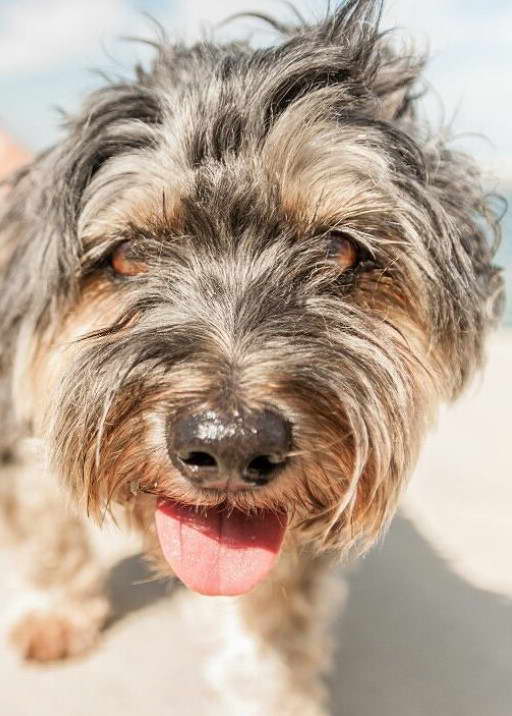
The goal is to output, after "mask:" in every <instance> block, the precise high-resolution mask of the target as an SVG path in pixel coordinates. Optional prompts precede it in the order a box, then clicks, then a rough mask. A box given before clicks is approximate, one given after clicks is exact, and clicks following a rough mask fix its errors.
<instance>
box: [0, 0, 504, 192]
mask: <svg viewBox="0 0 512 716" xmlns="http://www.w3.org/2000/svg"><path fill="white" fill-rule="evenodd" d="M295 4H296V6H297V7H298V8H299V9H300V10H301V12H303V14H304V15H305V16H306V17H308V18H310V17H314V16H315V15H316V16H317V17H318V16H319V15H321V14H322V12H323V10H324V9H325V7H326V4H327V0H297V2H296V3H295ZM247 9H257V10H259V11H270V12H273V13H274V14H277V15H279V16H285V15H286V14H287V12H288V13H289V11H287V10H286V8H285V6H284V5H283V4H282V3H280V2H279V1H278V0H275V1H274V0H218V1H217V2H215V0H0V123H2V124H4V125H6V126H7V127H8V128H9V129H10V130H11V131H12V132H13V133H14V134H16V135H17V136H18V137H19V138H20V139H22V140H23V141H24V142H25V143H26V144H27V145H28V146H29V147H31V148H34V149H36V148H40V147H43V146H45V145H47V144H49V143H51V142H52V141H53V140H54V139H55V138H56V136H57V131H58V122H59V115H58V112H57V111H56V107H57V106H61V107H63V108H65V109H66V110H71V111H72V110H73V109H74V108H76V106H77V104H78V102H79V98H80V97H81V96H82V95H83V93H84V91H86V90H87V89H91V88H93V87H95V86H97V85H98V84H99V83H100V82H101V80H100V78H99V77H98V76H95V75H94V74H93V73H91V72H90V71H89V70H90V69H91V68H101V69H106V70H108V71H110V72H116V73H119V74H124V75H126V74H127V72H128V71H129V68H130V67H131V65H132V64H133V62H134V60H135V59H139V60H142V61H145V62H147V61H148V60H149V57H150V53H149V51H148V49H147V48H144V47H143V46H140V45H135V44H133V43H126V42H121V41H119V39H118V38H119V36H121V35H134V34H135V35H138V36H145V37H151V35H152V33H153V32H154V30H153V29H152V26H151V22H150V21H149V19H148V18H147V17H145V16H144V13H149V14H150V15H152V16H153V17H155V18H156V19H158V20H159V22H161V24H162V25H163V26H164V27H165V28H166V29H167V30H168V31H169V32H170V33H171V35H174V36H178V37H183V38H188V39H192V38H193V37H196V36H197V35H198V33H199V28H200V24H201V22H203V23H204V22H206V23H207V24H208V23H209V24H211V23H213V22H215V21H217V20H220V19H222V18H223V17H225V16H226V15H229V14H230V13H232V12H236V11H239V10H247ZM384 24H385V25H386V26H390V25H399V26H401V27H403V28H406V29H407V31H408V33H409V36H412V37H413V38H414V39H415V40H416V42H417V43H418V44H419V45H420V47H423V48H426V47H429V48H430V53H431V55H432V59H431V62H430V66H429V70H428V74H427V77H428V79H429V81H430V82H431V84H432V85H433V86H434V88H435V90H436V93H437V95H438V96H437V97H436V94H432V95H431V96H430V98H429V99H428V100H427V101H426V103H425V106H426V109H425V111H426V112H427V114H428V115H430V116H431V117H433V118H434V120H435V119H436V118H439V116H440V112H441V111H442V110H441V104H440V100H439V97H441V98H442V104H443V106H444V110H443V111H444V116H446V118H447V119H449V120H450V122H451V124H452V126H453V127H454V129H455V130H456V132H457V133H458V134H459V133H460V134H464V135H466V136H465V137H464V138H461V140H460V144H461V146H465V147H466V148H469V149H470V150H471V151H474V152H477V153H478V155H479V156H480V157H481V159H482V160H483V161H484V162H485V165H486V166H487V167H488V168H489V169H490V170H491V171H493V172H495V173H496V174H497V175H498V176H500V177H502V178H503V179H505V180H506V181H507V182H512V127H511V116H512V0H389V1H388V3H387V6H386V12H385V16H384ZM239 27H240V29H241V30H243V31H245V32H247V33H248V32H249V29H250V27H251V25H250V24H248V23H247V21H244V23H241V24H240V26H239ZM257 39H258V40H259V41H260V42H261V41H265V37H264V36H262V35H261V34H260V36H257ZM267 39H268V36H267ZM469 134H472V135H475V134H483V135H485V136H486V137H487V138H488V139H487V140H486V139H484V138H481V137H475V136H468V135H469Z"/></svg>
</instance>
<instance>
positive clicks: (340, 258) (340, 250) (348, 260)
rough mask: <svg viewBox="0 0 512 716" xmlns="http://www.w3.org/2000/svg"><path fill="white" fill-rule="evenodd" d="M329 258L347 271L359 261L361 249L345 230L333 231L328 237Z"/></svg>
mask: <svg viewBox="0 0 512 716" xmlns="http://www.w3.org/2000/svg"><path fill="white" fill-rule="evenodd" d="M327 258H329V259H332V260H333V261H335V262H336V264H337V265H338V266H339V267H340V268H341V269H342V270H343V271H345V270H346V269H350V268H353V267H354V266H356V264H357V263H358V262H359V250H358V248H357V246H356V244H355V243H354V241H353V239H352V238H351V237H350V236H348V235H347V234H345V233H344V232H343V231H331V232H330V233H329V235H328V238H327Z"/></svg>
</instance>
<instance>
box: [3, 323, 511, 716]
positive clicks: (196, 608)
mask: <svg viewBox="0 0 512 716" xmlns="http://www.w3.org/2000/svg"><path fill="white" fill-rule="evenodd" d="M511 372H512V335H510V334H509V335H504V334H502V335H501V336H499V337H498V338H497V339H496V340H495V341H494V342H493V344H492V348H491V352H490V361H489V368H488V372H487V374H486V377H485V379H484V380H483V381H482V383H481V384H480V386H478V389H477V390H473V391H472V394H471V395H469V396H467V397H466V398H465V399H464V400H463V401H461V402H460V403H459V404H458V405H457V406H456V407H455V408H452V409H451V410H450V411H448V412H446V413H444V414H443V416H442V418H441V420H440V425H439V431H438V432H437V433H436V434H435V435H434V436H433V437H432V438H431V439H430V440H429V443H428V445H427V448H426V450H425V452H424V454H423V457H422V460H421V463H420V465H419V467H418V470H417V473H416V475H415V479H414V480H413V483H412V485H411V487H410V489H409V491H408V494H407V496H406V498H405V500H404V509H403V512H402V515H401V516H399V517H397V519H396V520H395V522H394V524H393V526H392V529H391V530H390V533H389V535H388V537H387V538H386V540H385V541H384V543H383V544H382V545H380V546H378V547H377V548H376V549H374V550H373V552H372V553H371V554H370V555H369V556H368V557H367V558H366V559H364V560H362V561H361V562H360V563H359V564H358V565H357V566H356V567H354V568H353V569H352V570H351V573H350V575H349V582H350V586H351V590H350V596H349V599H348V604H347V608H346V611H345V613H344V615H343V619H341V618H340V619H339V620H338V621H337V623H336V624H335V628H336V632H337V634H338V653H337V658H336V663H335V667H334V670H333V676H332V680H331V681H332V683H331V692H332V700H333V709H332V713H333V714H334V715H335V716H338V715H339V716H376V714H378V716H434V715H435V716H510V714H511V713H512V601H511V597H512V557H511V547H512V517H511V512H512V479H511V478H512V474H511V473H512V457H511V452H512V445H511V440H512V435H511V425H512V421H511V417H510V412H511V405H512V380H511ZM141 570H142V568H141V565H140V563H138V562H137V561H136V560H134V559H130V560H125V561H123V562H120V563H119V564H118V565H117V566H116V567H115V569H114V570H113V572H112V574H111V578H110V591H111V596H112V599H113V602H114V604H115V608H116V618H115V620H114V622H113V624H112V625H111V626H110V628H109V629H108V630H107V631H106V633H105V636H104V639H103V642H102V644H101V646H100V648H99V649H98V650H97V651H96V652H95V653H94V654H92V655H90V656H89V657H88V658H87V659H85V660H83V661H79V662H74V663H69V664H66V665H64V666H58V667H51V668H29V667H26V666H23V665H20V664H19V663H18V660H17V658H16V656H15V654H13V653H12V652H11V650H10V649H8V648H7V647H6V646H5V645H4V643H3V642H2V641H0V714H1V715H2V716H34V715H35V714H37V716H50V714H51V715H52V716H53V715H54V714H62V715H63V716H92V715H93V714H94V715H96V716H117V715H118V714H119V716H121V715H122V716H136V715H137V716H140V715H141V714H153V715H154V716H164V715H165V716H182V715H183V716H184V715H185V714H186V715H187V716H202V715H203V714H212V713H213V712H214V709H213V706H212V703H213V702H212V700H211V693H210V692H209V689H208V686H207V684H206V680H205V670H206V669H207V656H208V654H209V653H211V652H212V651H213V650H215V648H216V640H217V639H221V638H222V637H223V635H219V634H215V628H214V627H215V625H213V624H211V623H209V622H208V617H207V613H208V610H207V608H206V607H205V604H206V602H205V601H204V599H205V598H201V597H196V596H192V595H189V594H187V593H186V592H185V590H183V589H180V588H175V589H174V590H173V591H172V594H171V596H170V598H165V599H163V598H162V597H163V596H164V593H165V592H166V586H165V585H149V584H140V583H139V584H134V582H137V581H140V579H141V578H143V576H144V575H143V572H142V571H141ZM1 574H2V572H1V571H0V575H1ZM3 583H5V584H7V581H6V579H5V574H4V578H2V577H1V576H0V584H3ZM8 596H9V595H8V594H7V593H6V589H3V588H2V589H0V606H2V603H6V602H7V600H8ZM210 603H211V600H210ZM228 608H229V606H228V605H227V604H226V607H225V609H226V610H227V609H228ZM258 678H261V674H258V673H255V674H254V679H255V682H257V680H258ZM215 713H217V712H215ZM248 713H249V709H247V711H246V710H245V709H242V710H241V711H240V716H246V715H247V714H248ZM251 713H252V712H251ZM262 716H268V714H262ZM299 716H300V715H299Z"/></svg>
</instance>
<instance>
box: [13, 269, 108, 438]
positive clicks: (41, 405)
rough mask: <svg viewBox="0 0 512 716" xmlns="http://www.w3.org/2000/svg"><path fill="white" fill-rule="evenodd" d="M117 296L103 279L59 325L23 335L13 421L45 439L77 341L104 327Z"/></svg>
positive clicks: (94, 283) (79, 347)
mask: <svg viewBox="0 0 512 716" xmlns="http://www.w3.org/2000/svg"><path fill="white" fill-rule="evenodd" d="M120 309H121V306H120V302H119V298H117V300H116V298H115V297H114V296H113V295H112V294H111V291H110V290H109V287H108V285H107V283H106V282H104V281H91V282H90V283H89V285H88V286H87V287H86V288H85V290H84V291H83V293H82V296H81V298H80V300H79V302H78V303H77V304H76V305H75V306H74V307H70V308H69V309H68V310H67V311H65V313H64V315H63V317H62V319H61V320H60V321H59V322H58V323H53V324H50V325H49V326H47V327H46V328H45V330H44V331H42V332H40V333H35V334H34V333H33V332H31V331H29V330H26V331H22V332H21V333H20V336H19V338H18V345H17V350H16V360H15V366H14V380H13V390H14V404H15V405H16V406H17V409H18V411H19V414H18V418H19V419H21V420H23V422H24V423H26V424H28V425H30V426H31V427H32V430H33V432H34V434H35V435H36V436H37V437H40V438H45V437H46V435H47V433H48V428H49V425H50V424H51V422H52V421H53V415H54V413H55V410H56V409H58V406H59V404H60V399H61V386H62V383H63V379H64V377H65V376H66V375H68V374H69V371H71V370H73V366H74V365H75V361H76V358H77V357H78V355H79V353H80V351H81V350H82V349H83V345H82V344H81V343H80V339H81V338H83V337H84V336H86V335H87V334H89V333H91V332H93V331H96V330H98V329H99V328H102V327H105V326H106V325H108V323H110V322H111V321H112V320H114V319H115V317H116V316H118V315H119V312H120Z"/></svg>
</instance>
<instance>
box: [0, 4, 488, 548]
mask: <svg viewBox="0 0 512 716" xmlns="http://www.w3.org/2000/svg"><path fill="white" fill-rule="evenodd" d="M380 9H381V8H380V3H379V2H377V1H375V0H349V1H348V2H345V3H344V4H343V5H341V6H340V7H339V8H338V9H337V10H336V12H335V13H334V14H332V15H331V16H329V17H328V18H326V20H325V21H324V22H322V23H320V24H318V25H314V26H308V25H306V24H304V25H301V26H299V27H293V28H291V27H290V28H283V29H282V30H283V38H282V41H281V43H280V44H279V45H277V46H276V47H272V48H268V49H258V50H253V49H251V48H250V47H249V46H247V45H245V44H243V43H239V44H238V43H234V44H230V45H226V46H218V45H216V44H214V43H210V42H202V43H200V44H197V45H195V46H193V47H191V48H187V47H183V46H180V45H178V46H173V45H171V44H169V43H168V42H167V41H166V40H163V41H162V43H161V44H160V45H159V49H158V56H157V58H156V60H155V63H154V66H153V68H152V69H151V70H150V71H149V72H146V71H144V70H140V69H139V70H138V71H137V75H136V78H135V79H134V80H133V81H131V82H126V83H124V84H117V85H115V84H112V85H109V86H106V87H105V88H104V89H102V90H100V91H98V92H95V93H94V94H92V95H91V96H90V97H89V98H88V99H87V101H86V103H85V104H84V106H83V109H82V112H81V113H80V114H79V116H78V117H76V118H70V119H69V120H68V123H67V132H68V133H67V137H66V138H65V139H64V140H63V142H62V143H61V144H59V145H58V146H56V147H53V148H52V149H50V150H49V151H47V152H45V153H44V154H43V155H41V156H40V157H38V158H37V159H36V160H35V161H34V163H33V164H32V165H31V166H30V167H29V168H28V169H26V170H24V171H22V172H21V173H20V174H19V175H18V176H17V177H14V178H13V179H12V180H11V183H12V189H11V191H10V194H9V196H8V199H7V201H6V202H5V205H4V207H3V210H2V215H1V218H0V241H1V250H2V255H4V254H6V255H8V260H7V261H6V262H5V263H4V265H3V266H1V267H0V271H1V281H2V283H1V290H0V330H1V335H2V344H1V352H0V368H1V370H2V381H3V383H2V385H3V386H4V387H3V388H2V390H3V393H4V396H5V395H10V392H11V382H12V376H13V373H15V372H16V370H17V369H16V364H17V363H18V362H19V361H21V360H23V357H21V356H20V355H19V353H18V351H19V346H20V332H23V331H25V332H27V331H28V332H29V333H31V334H33V335H35V336H36V337H37V336H43V335H51V338H52V340H55V336H54V335H53V334H52V327H55V330H57V331H58V330H59V329H58V325H59V318H60V317H62V316H64V315H67V314H69V313H71V315H72V312H73V310H74V306H75V305H76V303H77V302H78V301H79V298H80V295H81V291H82V286H83V284H84V281H85V280H86V279H88V278H90V277H94V276H97V275H101V276H102V277H105V278H107V279H108V280H109V281H110V282H111V284H110V285H111V290H112V291H113V292H117V294H118V296H119V306H120V309H119V312H118V315H116V316H112V317H109V316H104V317H102V321H100V324H101V328H100V326H98V329H97V330H95V331H93V332H92V333H91V334H89V335H88V336H86V337H84V338H83V339H82V340H81V343H80V350H79V351H78V352H75V353H74V354H73V355H74V358H73V361H71V362H70V364H69V366H68V368H67V370H66V372H65V374H64V375H63V377H62V384H61V392H60V393H59V396H58V400H59V401H60V403H59V404H58V407H57V405H56V403H55V401H56V400H57V398H56V397H55V396H54V398H53V402H52V404H51V406H49V407H48V416H47V417H48V421H49V423H48V432H47V435H46V437H48V440H49V448H50V452H51V455H52V459H53V463H54V465H55V468H56V469H57V470H58V471H59V472H61V473H62V474H63V476H64V477H65V479H66V480H68V481H69V482H70V483H71V485H72V486H73V488H74V489H75V490H76V491H78V492H79V494H84V495H86V501H87V502H88V504H89V505H91V504H92V505H93V506H96V508H100V507H101V506H104V505H105V503H106V502H107V501H108V499H110V498H111V497H112V495H114V494H115V493H116V491H117V490H118V489H119V487H120V486H121V485H123V484H125V483H126V481H127V480H128V479H129V478H130V477H133V474H134V473H138V474H147V475H148V480H149V476H150V477H151V479H157V480H159V481H160V485H163V487H161V489H162V490H164V491H167V492H168V493H169V494H171V495H172V494H173V490H174V485H173V484H172V480H171V478H170V477H166V476H163V477H162V469H163V468H162V462H161V460H160V458H159V459H158V460H160V462H158V460H156V458H155V459H154V458H153V455H152V453H151V450H150V448H149V442H148V438H147V431H148V428H147V420H148V415H157V416H162V415H165V414H166V413H168V412H169V411H177V410H182V409H184V408H185V407H186V408H188V409H190V410H196V409H199V408H200V407H202V406H204V405H208V406H211V405H216V404H218V403H219V402H222V401H226V400H228V401H239V402H240V403H243V404H247V405H248V406H249V407H251V406H256V405H258V404H271V405H273V406H277V407H278V408H279V409H280V410H281V411H282V412H283V413H284V414H285V415H286V416H287V417H288V418H289V419H290V421H291V422H292V424H293V426H294V439H295V451H296V456H295V458H294V462H293V465H294V467H293V474H291V472H290V475H288V477H287V479H286V480H284V481H283V485H286V486H287V487H286V491H285V489H284V488H283V490H282V492H280V493H277V492H274V493H272V494H268V495H265V493H259V494H258V495H255V496H254V497H253V498H251V499H252V502H251V501H246V503H244V504H240V505H238V506H241V507H242V508H245V509H253V508H257V507H258V506H269V505H273V506H275V507H276V508H282V507H283V505H284V506H285V507H287V508H288V509H290V510H292V509H293V510H294V511H296V512H297V520H296V526H297V530H300V529H302V530H303V531H304V535H305V537H304V538H305V539H313V540H316V541H318V543H319V544H320V543H321V544H325V545H328V546H335V547H337V548H338V549H341V550H345V549H348V548H350V547H353V546H357V545H363V546H366V544H367V543H369V542H370V541H371V540H373V539H374V538H375V536H376V535H377V534H378V532H379V530H380V529H381V528H382V527H383V526H384V525H385V524H386V523H387V521H388V520H389V517H390V516H391V514H392V512H393V510H394V507H395V504H396V499H397V497H398V493H399V490H400V488H401V487H402V485H403V483H404V480H405V478H406V477H407V476H408V474H409V473H410V470H411V469H412V467H413V465H414V461H415V458H416V455H417V449H418V446H419V444H420V442H421V438H422V436H423V434H424V432H425V430H426V428H427V427H428V424H429V423H430V422H431V420H432V419H433V416H434V414H435V410H436V407H437V404H438V403H439V402H440V401H441V400H444V399H451V398H453V397H455V396H456V395H458V394H459V392H460V390H461V389H462V388H463V387H464V385H465V384H466V383H467V381H468V379H469V377H470V376H471V375H472V374H473V373H474V371H475V369H477V368H478V367H480V366H481V364H482V355H483V345H484V339H485V336H486V333H487V330H488V328H489V327H490V326H492V325H493V324H494V322H495V319H496V317H497V315H498V313H499V303H500V301H499V300H497V296H499V295H500V292H501V278H500V275H499V270H498V269H497V268H496V267H495V266H494V265H493V264H492V258H493V253H494V249H495V244H496V240H497V236H498V226H497V221H496V219H495V216H494V215H493V212H492V209H491V208H490V206H489V204H488V201H487V199H486V196H485V194H484V192H483V190H482V188H481V185H480V178H479V172H478V169H477V168H476V166H475V164H474V163H473V162H472V161H471V159H469V158H468V157H466V156H464V155H462V154H459V153H457V152H455V151H453V150H452V149H450V147H449V145H448V143H447V141H446V139H445V136H446V134H445V132H444V131H439V133H438V134H437V135H436V136H432V135H429V136H427V133H426V132H425V130H424V129H423V128H422V127H421V125H420V123H419V122H418V121H417V120H416V118H415V112H414V107H415V99H414V98H415V95H416V92H417V89H418V87H417V82H418V79H419V77H420V73H421V69H422V67H423V64H424V60H423V58H417V57H415V56H414V54H412V53H411V54H397V52H396V51H395V50H394V49H393V47H392V45H391V42H390V40H389V38H388V36H387V35H385V34H381V33H380V31H379V29H378V18H379V15H380ZM283 136H284V137H288V138H289V139H288V141H287V142H285V141H284V140H283V139H282V137H283ZM279 137H281V139H279ZM274 146H275V147H277V149H275V154H273V153H272V151H273V150H272V147H274ZM269 147H270V148H269ZM338 156H339V157H340V161H339V163H337V164H336V165H335V166H333V157H338ZM303 165H306V166H303ZM285 167H286V168H287V171H288V174H287V175H286V177H284V175H283V173H284V170H285V169H284V168H285ZM308 172H309V174H308ZM304 173H305V174H308V176H311V177H312V179H311V182H312V183H311V187H309V186H303V189H302V192H303V194H304V196H305V197H307V194H308V192H309V191H310V189H311V191H312V192H313V191H316V190H317V189H318V187H320V188H321V187H322V186H325V187H327V186H328V187H329V191H331V189H332V187H333V186H334V189H332V191H335V190H336V187H337V186H338V187H339V207H340V210H339V212H336V213H335V215H333V217H332V221H331V223H327V224H326V223H325V220H323V222H322V223H320V224H319V223H318V222H317V221H316V218H315V215H314V214H311V213H310V214H308V215H307V216H306V217H305V218H304V220H303V221H302V223H301V222H299V221H298V220H295V218H292V219H290V213H289V210H288V209H285V207H284V206H283V192H286V186H290V185H294V186H295V183H298V184H299V185H300V183H301V177H302V176H303V174H304ZM283 185H286V186H285V187H284V188H283ZM355 186H357V187H358V194H357V196H355V195H354V196H353V197H352V198H351V202H352V204H351V206H352V205H353V206H357V207H359V208H358V209H353V208H351V209H350V211H349V210H348V209H347V211H346V212H345V213H343V207H344V202H345V201H347V199H346V196H347V192H350V191H351V187H352V188H353V187H355ZM144 187H145V188H147V193H151V192H153V200H154V201H155V202H160V205H161V211H160V214H159V218H158V220H155V221H153V222H147V223H146V224H145V225H144V226H141V225H139V224H138V223H137V221H136V219H135V218H134V219H133V221H131V222H129V221H124V220H120V222H119V225H116V226H114V225H112V226H111V227H110V226H105V224H104V223H103V224H102V223H101V221H102V220H101V219H100V218H99V217H102V216H109V217H110V216H113V215H115V210H116V209H115V208H116V206H117V203H119V202H121V201H122V200H123V198H125V197H128V196H130V192H135V191H138V190H139V189H141V190H142V188H144ZM167 188H169V191H170V192H171V193H174V192H176V193H178V194H179V197H180V200H179V206H180V209H179V213H180V216H181V224H180V225H179V227H178V226H177V225H175V224H173V223H172V222H171V221H170V222H169V223H166V211H167V207H166V191H167ZM324 193H325V192H324ZM301 196H302V195H301ZM321 196H322V192H321V191H320V190H319V197H321ZM321 201H322V199H321V198H320V199H319V202H320V203H321ZM119 211H121V210H119ZM297 212H298V213H300V212H299V209H297ZM340 217H343V218H340ZM123 221H124V223H123ZM100 226H102V227H103V230H102V231H101V232H99V227H100ZM332 229H342V230H343V231H345V232H346V233H347V234H349V235H350V236H351V237H352V238H353V240H354V241H356V242H357V243H358V244H359V246H360V247H361V248H360V250H361V256H362V257H363V260H362V261H361V262H360V264H359V265H358V266H357V267H356V268H355V269H354V270H349V271H348V272H345V273H343V274H341V275H340V272H339V271H338V270H337V269H336V267H335V266H333V263H332V261H329V260H328V259H327V258H326V237H327V236H328V235H329V231H331V230H332ZM125 240H129V241H131V242H132V247H133V248H132V251H133V255H134V256H136V257H138V258H139V259H140V261H143V262H144V263H145V264H146V265H147V266H148V267H149V270H148V272H147V273H145V274H143V275H141V276H137V277H133V278H131V279H120V278H117V277H114V276H110V274H109V271H110V269H109V267H108V257H109V254H110V253H111V252H112V250H113V248H114V247H115V246H116V245H118V244H119V243H120V242H121V241H125ZM109 276H110V278H108V277H109ZM383 307H384V308H383ZM416 339H417V340H416ZM271 386H272V388H271ZM4 402H5V403H6V404H7V408H6V409H5V413H4V415H3V416H0V419H1V420H2V421H6V419H7V415H8V414H9V413H10V412H11V410H10V407H9V406H8V403H9V401H8V400H7V399H6V398H4ZM135 441H136V442H137V444H138V445H139V448H138V449H137V450H135V451H134V450H133V443H134V442H135ZM123 446H125V448H126V449H125V451H124V452H123ZM155 449H156V452H158V448H155ZM128 454H129V459H128V457H127V455H128ZM121 455H123V457H120V456H121ZM341 466H343V469H344V472H342V473H340V470H341ZM112 474H115V476H116V479H115V481H113V480H112V478H111V477H108V476H109V475H112ZM114 483H115V484H114ZM357 500H360V501H366V507H367V509H366V511H365V510H363V509H362V508H361V505H359V508H358V507H357V504H356V503H357ZM290 505H292V507H290ZM357 509H359V512H360V513H361V516H360V517H356V511H357Z"/></svg>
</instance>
